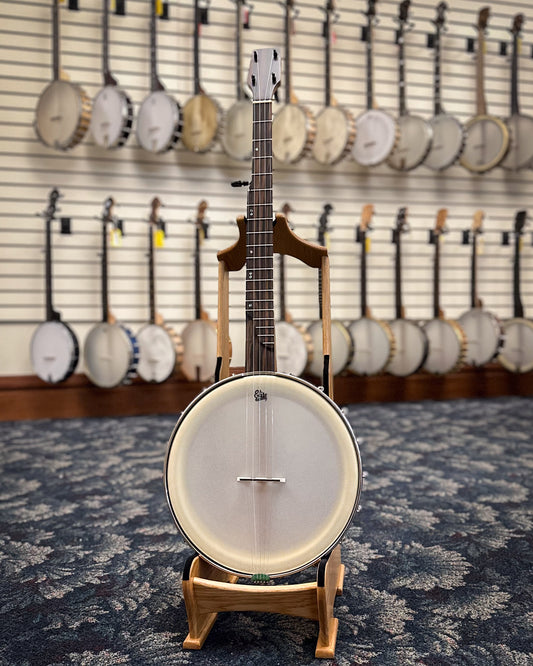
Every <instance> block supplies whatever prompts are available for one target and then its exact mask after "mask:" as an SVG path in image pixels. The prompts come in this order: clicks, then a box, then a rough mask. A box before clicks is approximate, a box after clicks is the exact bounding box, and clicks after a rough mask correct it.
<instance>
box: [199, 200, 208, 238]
mask: <svg viewBox="0 0 533 666" xmlns="http://www.w3.org/2000/svg"><path fill="white" fill-rule="evenodd" d="M206 210H207V201H206V200H205V199H202V201H200V203H199V204H198V208H197V211H196V227H197V229H199V230H200V231H202V233H203V237H204V238H207V231H208V229H209V224H208V222H207V221H206V219H205V211H206Z"/></svg>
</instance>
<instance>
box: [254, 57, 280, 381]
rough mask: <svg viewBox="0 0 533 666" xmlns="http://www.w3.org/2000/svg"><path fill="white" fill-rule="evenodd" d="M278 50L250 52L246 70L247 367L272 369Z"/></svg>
mask: <svg viewBox="0 0 533 666" xmlns="http://www.w3.org/2000/svg"><path fill="white" fill-rule="evenodd" d="M280 74H281V67H280V57H279V54H278V52H277V51H276V50H272V49H258V50H256V51H254V53H253V58H252V60H251V63H250V72H249V74H248V85H249V86H250V88H251V90H252V92H253V138H252V145H253V157H252V176H251V180H250V186H249V189H248V196H247V216H246V304H245V307H246V311H245V314H246V359H245V371H246V372H255V373H257V372H273V371H275V369H276V350H275V325H274V291H273V289H274V285H273V259H274V257H273V250H274V243H273V231H274V222H273V220H274V217H273V216H274V209H273V203H272V95H273V94H274V92H275V91H276V89H277V88H278V86H279V83H280Z"/></svg>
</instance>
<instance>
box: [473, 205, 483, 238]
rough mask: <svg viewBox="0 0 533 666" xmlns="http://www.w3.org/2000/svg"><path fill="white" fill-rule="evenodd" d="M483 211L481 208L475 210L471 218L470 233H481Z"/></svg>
mask: <svg viewBox="0 0 533 666" xmlns="http://www.w3.org/2000/svg"><path fill="white" fill-rule="evenodd" d="M484 217H485V213H484V212H483V211H482V210H476V212H475V213H474V219H473V220H472V233H473V234H481V233H482V232H483V229H482V226H483V218H484Z"/></svg>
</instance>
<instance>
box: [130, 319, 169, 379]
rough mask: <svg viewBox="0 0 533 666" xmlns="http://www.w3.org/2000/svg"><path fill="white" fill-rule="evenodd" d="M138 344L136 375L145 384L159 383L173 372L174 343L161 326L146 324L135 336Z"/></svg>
mask: <svg viewBox="0 0 533 666" xmlns="http://www.w3.org/2000/svg"><path fill="white" fill-rule="evenodd" d="M136 338H137V342H138V344H139V362H138V364H137V374H138V375H139V377H141V379H144V381H145V382H155V383H158V384H159V383H161V382H164V381H166V380H167V379H168V378H169V377H170V375H171V374H172V373H173V372H174V368H175V367H176V361H177V354H176V342H175V340H173V339H172V338H171V336H170V335H169V334H168V333H167V331H166V330H165V328H163V326H159V325H158V324H146V326H143V327H142V328H141V330H140V331H139V332H138V333H137V335H136Z"/></svg>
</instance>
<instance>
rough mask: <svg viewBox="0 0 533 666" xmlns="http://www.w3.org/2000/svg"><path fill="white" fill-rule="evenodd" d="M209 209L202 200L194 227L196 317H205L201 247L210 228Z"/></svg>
mask: <svg viewBox="0 0 533 666" xmlns="http://www.w3.org/2000/svg"><path fill="white" fill-rule="evenodd" d="M206 210H207V202H206V201H201V202H200V203H199V204H198V213H197V217H196V221H195V229H194V316H195V319H203V318H204V317H203V309H202V290H201V279H202V278H201V268H202V266H201V260H200V248H201V246H202V243H203V241H204V239H205V238H207V233H208V229H209V225H208V223H207V222H206V221H205V211H206Z"/></svg>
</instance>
